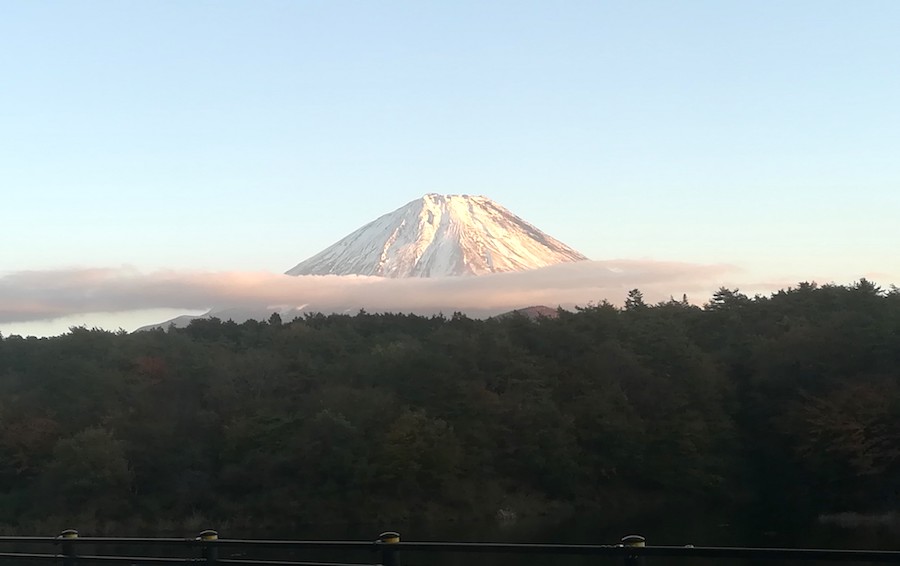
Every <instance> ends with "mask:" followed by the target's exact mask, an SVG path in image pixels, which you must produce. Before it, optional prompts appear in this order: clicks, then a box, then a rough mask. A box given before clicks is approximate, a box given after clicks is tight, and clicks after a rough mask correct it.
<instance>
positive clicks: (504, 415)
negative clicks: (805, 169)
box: [0, 280, 900, 534]
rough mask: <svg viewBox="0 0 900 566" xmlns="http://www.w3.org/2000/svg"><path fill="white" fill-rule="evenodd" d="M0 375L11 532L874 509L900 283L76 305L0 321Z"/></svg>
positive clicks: (892, 471) (894, 448)
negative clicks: (416, 299)
mask: <svg viewBox="0 0 900 566" xmlns="http://www.w3.org/2000/svg"><path fill="white" fill-rule="evenodd" d="M0 393H2V394H0V423H2V426H0V523H2V524H5V525H6V526H7V529H10V530H16V531H17V532H24V531H40V532H42V533H43V534H46V532H52V531H53V529H56V528H59V527H61V526H71V525H81V526H82V528H93V529H95V530H105V531H108V532H116V531H123V530H125V531H129V530H130V531H132V532H133V531H134V530H135V529H137V528H144V529H147V528H150V529H157V530H165V529H166V528H176V526H177V525H180V524H182V523H181V522H182V521H188V520H190V519H191V518H194V519H196V518H198V517H199V518H202V520H203V521H206V522H207V523H208V524H217V525H222V524H235V525H242V524H247V525H249V524H252V525H257V526H259V525H268V524H282V525H284V524H303V523H306V522H312V521H316V522H322V521H333V522H349V521H387V520H402V519H404V518H410V517H431V518H462V517H485V516H493V515H494V514H496V513H497V511H498V510H499V509H504V510H507V509H508V510H511V511H512V512H516V513H520V514H524V513H533V512H539V511H540V510H542V509H548V508H571V509H575V510H578V509H582V510H593V509H600V508H610V506H615V505H619V504H620V503H621V501H622V500H624V499H626V498H628V500H629V504H630V505H631V506H634V503H635V501H639V502H643V503H645V504H646V505H651V504H652V503H653V502H655V501H665V500H670V499H678V498H689V499H691V500H692V501H697V502H705V503H709V504H722V503H727V504H735V505H743V504H748V503H754V504H758V505H771V506H772V508H773V509H774V508H777V509H780V510H784V509H793V510H798V511H803V512H809V513H817V512H827V511H841V510H857V511H866V510H871V511H876V510H877V511H880V510H885V508H893V507H894V506H896V504H897V498H898V489H900V459H898V458H900V291H898V289H897V288H894V287H892V288H891V289H890V290H883V289H880V288H878V287H877V286H875V285H873V284H872V283H870V282H868V281H866V280H862V281H860V282H858V283H857V284H855V285H852V286H837V285H827V286H821V287H820V286H817V285H815V284H807V283H804V284H800V285H799V286H797V287H796V288H792V289H789V290H785V291H780V292H778V293H775V294H773V295H771V296H768V297H759V296H758V297H748V296H745V295H743V294H741V293H740V292H738V291H737V290H729V289H721V290H720V291H719V292H717V293H716V294H715V295H714V296H713V297H712V298H711V300H710V301H709V303H708V304H706V305H704V306H703V307H702V308H701V307H696V306H692V305H691V304H689V303H688V302H687V301H686V300H682V301H677V300H671V301H668V302H665V303H661V304H656V305H649V304H646V303H645V302H644V300H643V298H642V296H641V293H640V292H639V291H637V290H634V291H631V292H630V293H629V294H628V298H627V300H626V303H625V306H624V308H617V307H614V306H612V305H611V304H608V303H605V302H603V303H600V304H596V305H591V306H588V307H584V308H579V309H578V310H577V312H566V311H562V310H560V311H559V313H558V316H557V317H555V318H553V317H541V318H537V319H531V318H528V317H525V316H507V317H499V318H494V319H488V320H474V319H470V318H467V317H465V316H462V315H459V314H456V315H453V316H450V317H444V316H435V317H430V318H428V317H420V316H411V315H402V314H366V313H359V314H358V315H355V316H345V315H331V316H323V315H311V316H307V317H305V318H302V319H297V320H294V321H292V322H286V321H285V322H283V321H281V320H280V319H279V317H278V316H277V315H274V316H273V317H272V318H271V319H269V320H268V321H267V322H255V321H251V322H246V323H244V324H235V323H233V322H223V321H220V320H216V319H213V320H197V321H195V322H193V323H192V324H191V325H190V326H189V327H187V328H185V329H180V330H179V329H170V330H169V331H168V332H163V331H149V332H140V333H135V334H126V333H122V332H120V333H111V332H107V331H100V330H87V329H84V328H73V329H71V331H70V332H69V333H68V334H65V335H63V336H59V337H54V338H44V339H38V338H22V337H19V336H9V337H2V339H0Z"/></svg>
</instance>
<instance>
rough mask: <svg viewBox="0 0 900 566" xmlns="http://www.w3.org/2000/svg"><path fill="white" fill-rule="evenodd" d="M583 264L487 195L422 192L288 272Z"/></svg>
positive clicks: (467, 271)
mask: <svg viewBox="0 0 900 566" xmlns="http://www.w3.org/2000/svg"><path fill="white" fill-rule="evenodd" d="M584 259H587V258H586V257H585V256H583V255H582V254H580V253H578V252H577V251H575V250H573V249H572V248H570V247H568V246H567V245H565V244H563V243H562V242H560V241H558V240H555V239H554V238H552V237H550V236H548V235H547V234H545V233H543V232H541V231H540V230H538V229H537V228H535V227H534V226H532V225H531V224H529V223H527V222H525V221H524V220H522V219H521V218H519V217H518V216H516V215H515V214H513V213H511V212H510V211H509V210H507V209H505V208H504V207H502V206H500V205H499V204H497V203H495V202H493V201H492V200H491V199H489V198H487V197H483V196H469V195H447V196H444V195H438V194H427V195H425V196H424V197H422V198H420V199H417V200H414V201H412V202H410V203H408V204H407V205H405V206H403V207H401V208H398V209H397V210H395V211H394V212H391V213H389V214H385V215H384V216H382V217H380V218H378V219H376V220H375V221H373V222H370V223H369V224H366V225H365V226H363V227H362V228H360V229H358V230H356V231H355V232H353V233H351V234H350V235H348V236H347V237H345V238H343V239H342V240H340V241H339V242H337V243H336V244H334V245H332V246H330V247H328V248H326V249H325V250H323V251H322V252H320V253H318V254H316V255H314V256H312V257H311V258H309V259H307V260H305V261H303V262H301V263H299V264H297V265H296V266H295V267H294V268H292V269H290V270H289V271H287V274H288V275H329V274H331V275H376V276H381V277H446V276H458V275H482V274H485V273H497V272H505V271H524V270H527V269H535V268H538V267H545V266H548V265H553V264H557V263H563V262H568V261H580V260H584Z"/></svg>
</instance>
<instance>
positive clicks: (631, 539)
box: [622, 535, 647, 566]
mask: <svg viewBox="0 0 900 566" xmlns="http://www.w3.org/2000/svg"><path fill="white" fill-rule="evenodd" d="M622 546H624V547H625V548H643V547H644V546H647V539H645V538H644V537H642V536H641V535H626V536H624V537H622ZM640 564H641V559H640V557H639V556H638V555H637V554H631V553H629V554H626V555H625V566H640Z"/></svg>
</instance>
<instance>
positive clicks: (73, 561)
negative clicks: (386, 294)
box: [0, 530, 900, 566]
mask: <svg viewBox="0 0 900 566" xmlns="http://www.w3.org/2000/svg"><path fill="white" fill-rule="evenodd" d="M0 545H2V546H4V547H9V546H14V547H15V546H19V547H21V546H28V547H35V546H37V547H40V548H49V549H52V551H53V552H49V551H48V552H43V553H42V552H21V551H18V552H17V551H13V552H0V563H2V562H7V563H8V562H10V561H13V562H16V563H24V562H40V561H45V562H56V563H57V564H62V565H63V566H78V565H80V564H89V563H110V564H131V565H135V566H137V565H154V564H165V565H171V564H197V565H200V564H202V565H208V566H215V565H223V566H224V565H231V566H399V564H400V555H401V554H402V553H403V552H404V551H408V552H415V553H416V554H417V555H422V554H429V555H436V554H447V553H467V554H473V553H474V554H495V555H496V554H504V555H510V554H512V555H535V554H540V555H544V556H548V557H549V556H555V557H563V556H592V557H606V558H618V559H621V560H623V561H624V564H625V566H636V565H637V564H638V563H639V562H641V560H642V559H643V558H644V557H665V558H681V559H684V558H705V559H735V560H748V561H761V560H779V561H801V562H808V561H830V562H860V563H897V564H900V551H890V550H834V549H801V548H746V547H710V546H706V547H704V546H693V545H686V546H647V544H646V541H645V539H644V537H641V536H639V535H629V536H626V537H624V538H623V539H622V540H621V542H620V543H618V544H607V545H591V544H516V543H485V542H401V541H400V535H399V533H396V532H393V531H388V532H384V533H381V534H380V535H379V536H378V538H377V539H375V540H374V541H330V540H329V541H312V540H305V541H300V540H248V539H220V538H219V536H218V533H217V532H216V531H212V530H207V531H203V532H202V533H200V534H199V535H198V536H196V537H190V538H140V537H79V536H78V532H77V531H75V530H66V531H63V532H62V533H60V534H59V535H58V536H55V537H17V536H2V537H0ZM123 547H126V548H127V547H134V548H137V549H147V548H150V547H169V548H174V549H179V553H178V554H180V555H179V556H152V555H143V556H124V555H117V554H104V553H102V552H100V551H99V550H100V549H104V548H106V549H109V548H113V549H117V548H123ZM85 548H88V549H96V550H94V552H91V553H85V552H79V550H80V549H85ZM222 548H238V549H241V550H242V552H241V553H240V554H238V557H237V558H235V557H234V555H231V556H230V557H220V552H219V551H220V549H222ZM264 550H265V551H285V550H287V551H291V552H297V551H310V550H317V551H333V552H339V551H357V552H369V553H371V556H372V558H373V561H371V562H367V563H363V562H353V563H347V562H338V561H331V562H320V561H296V560H267V559H262V558H253V557H252V552H253V551H256V552H257V553H258V552H259V551H264ZM173 554H175V552H173Z"/></svg>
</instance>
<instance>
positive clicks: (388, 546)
mask: <svg viewBox="0 0 900 566" xmlns="http://www.w3.org/2000/svg"><path fill="white" fill-rule="evenodd" d="M399 542H400V533H397V532H394V531H386V532H383V533H381V534H380V535H378V545H379V546H380V547H381V564H382V566H400V556H399V554H400V552H399V549H398V548H397V547H396V546H394V545H396V544H397V543H399Z"/></svg>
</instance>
